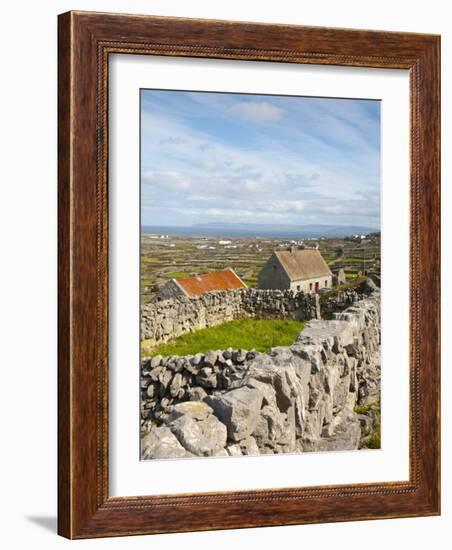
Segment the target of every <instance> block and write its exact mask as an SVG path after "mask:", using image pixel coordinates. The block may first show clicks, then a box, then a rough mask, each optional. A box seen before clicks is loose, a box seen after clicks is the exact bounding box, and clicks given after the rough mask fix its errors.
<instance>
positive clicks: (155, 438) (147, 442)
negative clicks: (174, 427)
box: [141, 426, 193, 460]
mask: <svg viewBox="0 0 452 550" xmlns="http://www.w3.org/2000/svg"><path fill="white" fill-rule="evenodd" d="M189 456H193V454H192V453H189V452H188V451H187V450H186V449H184V447H182V445H181V444H180V443H179V441H178V440H177V438H176V436H175V435H174V434H173V433H172V432H171V430H170V429H169V428H167V427H165V426H161V427H159V428H157V427H154V428H152V429H151V431H150V432H149V434H147V435H146V436H145V437H143V438H142V440H141V458H142V460H149V459H151V458H185V457H189Z"/></svg>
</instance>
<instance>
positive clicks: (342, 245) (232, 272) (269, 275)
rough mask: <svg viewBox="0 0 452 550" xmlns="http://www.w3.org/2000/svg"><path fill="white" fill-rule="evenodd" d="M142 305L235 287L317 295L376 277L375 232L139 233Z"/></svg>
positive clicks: (377, 249) (377, 251)
mask: <svg viewBox="0 0 452 550" xmlns="http://www.w3.org/2000/svg"><path fill="white" fill-rule="evenodd" d="M141 258H142V259H141V266H142V267H141V280H142V297H143V300H144V303H146V302H149V301H155V300H162V299H167V298H170V297H174V296H178V295H185V296H198V295H200V294H203V293H204V292H212V291H215V290H227V289H234V288H240V287H254V288H260V289H281V290H284V289H289V290H292V291H293V292H304V293H313V294H317V293H318V294H322V293H324V292H327V291H330V290H331V289H332V288H333V287H334V286H336V285H340V284H344V283H346V282H351V281H352V279H353V278H354V277H359V276H360V275H363V274H364V273H365V272H372V273H373V274H374V275H375V276H379V271H380V234H379V233H375V234H368V235H364V234H354V235H350V236H349V237H344V238H337V237H311V238H309V237H308V238H303V239H284V238H260V237H235V238H232V237H216V238H215V237H213V236H211V237H206V236H204V237H202V236H199V237H194V236H183V235H177V236H176V235H168V234H144V235H143V236H142V254H141Z"/></svg>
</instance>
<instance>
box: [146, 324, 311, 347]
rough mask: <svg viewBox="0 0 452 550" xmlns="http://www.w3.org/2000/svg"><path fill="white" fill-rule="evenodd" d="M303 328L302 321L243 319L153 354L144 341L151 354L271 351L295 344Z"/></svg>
mask: <svg viewBox="0 0 452 550" xmlns="http://www.w3.org/2000/svg"><path fill="white" fill-rule="evenodd" d="M303 328H304V324H303V323H302V322H301V321H293V320H288V319H284V320H268V319H239V320H237V321H230V322H228V323H223V324H222V325H218V326H216V327H209V328H205V329H202V330H198V331H197V332H192V333H190V334H184V335H182V336H179V337H178V338H175V339H174V340H173V341H171V342H168V343H167V344H162V345H161V346H158V347H157V348H155V349H153V350H152V351H150V350H149V349H148V348H147V349H146V342H143V350H146V351H148V352H149V351H150V354H151V355H157V354H159V355H194V354H195V353H205V352H206V351H209V350H216V349H227V348H228V347H232V348H234V349H239V348H241V349H247V350H251V349H255V350H257V351H261V352H269V351H270V350H271V348H273V347H276V346H290V345H292V344H293V343H294V341H295V339H296V338H297V336H298V335H299V334H300V332H301V331H302V330H303Z"/></svg>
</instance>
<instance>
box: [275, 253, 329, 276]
mask: <svg viewBox="0 0 452 550" xmlns="http://www.w3.org/2000/svg"><path fill="white" fill-rule="evenodd" d="M275 256H276V257H277V258H278V260H279V263H280V264H281V266H282V268H283V269H284V271H285V272H286V273H287V275H288V276H289V278H290V280H291V281H297V280H300V279H301V280H304V279H315V278H316V277H330V276H332V273H331V270H330V268H329V267H328V265H327V263H326V262H325V260H324V259H323V258H322V255H321V254H320V252H319V251H318V250H310V249H304V250H293V251H292V250H278V251H275Z"/></svg>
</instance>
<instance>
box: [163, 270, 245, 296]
mask: <svg viewBox="0 0 452 550" xmlns="http://www.w3.org/2000/svg"><path fill="white" fill-rule="evenodd" d="M236 288H247V286H246V284H245V283H244V282H243V281H242V279H240V277H239V276H238V275H237V273H236V272H235V271H234V270H233V269H231V268H230V267H228V268H227V269H223V270H222V271H212V272H211V273H206V274H205V275H193V276H192V277H184V278H181V279H170V280H169V281H168V282H166V283H165V284H164V285H163V286H162V287H160V289H159V292H158V294H157V298H158V299H160V300H167V299H169V298H177V297H179V296H186V297H188V298H193V297H195V296H200V295H201V294H204V293H205V292H214V291H216V290H234V289H236Z"/></svg>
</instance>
